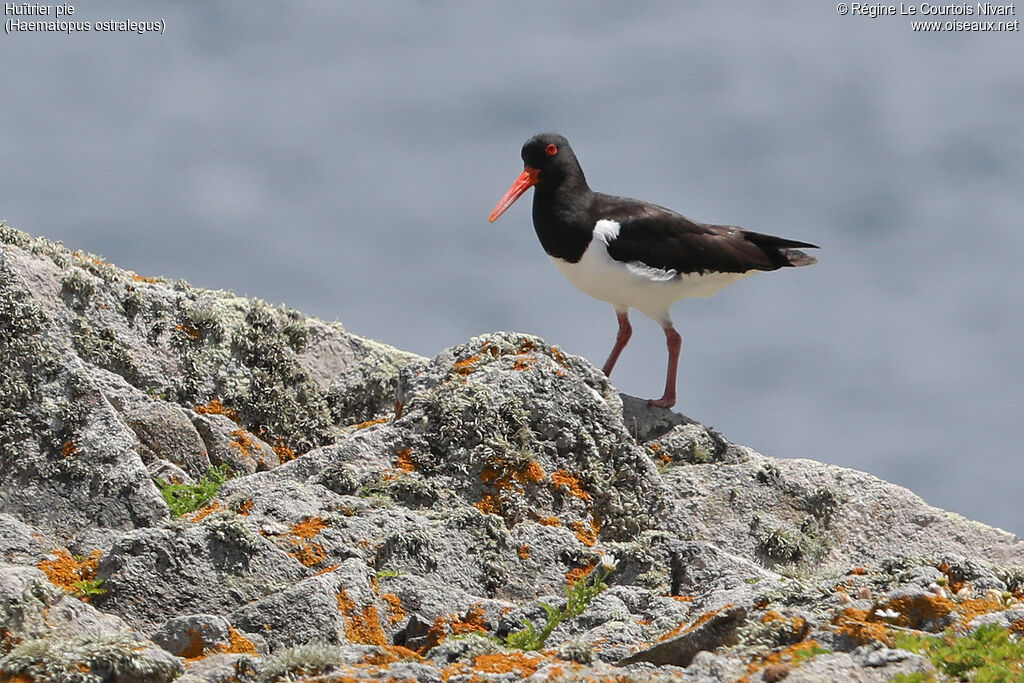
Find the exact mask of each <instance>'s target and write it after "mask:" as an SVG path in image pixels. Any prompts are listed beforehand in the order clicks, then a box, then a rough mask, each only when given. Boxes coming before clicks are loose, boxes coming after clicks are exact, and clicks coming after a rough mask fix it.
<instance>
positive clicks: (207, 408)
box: [193, 398, 238, 422]
mask: <svg viewBox="0 0 1024 683" xmlns="http://www.w3.org/2000/svg"><path fill="white" fill-rule="evenodd" d="M193 410H195V411H196V412H197V413H199V414H200V415H223V416H224V417H226V418H228V419H229V420H231V421H232V422H238V411H237V410H235V409H234V408H228V407H227V406H225V405H224V404H223V403H221V402H220V399H218V398H215V399H212V400H211V401H210V402H209V403H207V404H206V405H203V406H196V407H195V408H193Z"/></svg>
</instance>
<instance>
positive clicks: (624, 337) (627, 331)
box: [601, 309, 633, 377]
mask: <svg viewBox="0 0 1024 683" xmlns="http://www.w3.org/2000/svg"><path fill="white" fill-rule="evenodd" d="M615 316H616V317H617V318H618V319H619V332H618V334H616V335H615V346H613V347H612V352H611V353H610V354H608V360H606V361H605V362H604V367H603V368H601V371H602V372H604V375H605V377H608V376H610V375H611V374H612V368H614V367H615V361H617V360H619V354H620V353H622V349H624V348H626V343H627V342H628V341H629V338H630V337H631V336H632V335H633V326H632V325H630V324H629V310H628V309H627V310H625V311H615Z"/></svg>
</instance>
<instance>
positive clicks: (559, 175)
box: [490, 133, 589, 222]
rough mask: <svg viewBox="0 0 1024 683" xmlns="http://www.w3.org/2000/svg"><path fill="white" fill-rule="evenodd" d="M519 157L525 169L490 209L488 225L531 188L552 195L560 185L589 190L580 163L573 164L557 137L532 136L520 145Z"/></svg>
mask: <svg viewBox="0 0 1024 683" xmlns="http://www.w3.org/2000/svg"><path fill="white" fill-rule="evenodd" d="M522 157H523V165H524V167H525V168H524V169H523V172H522V174H521V175H520V176H519V178H517V179H516V181H515V182H514V183H513V184H512V187H510V188H509V189H508V192H506V193H505V196H504V197H502V198H501V201H499V202H498V205H497V206H495V207H494V211H492V212H491V217H490V220H491V222H494V221H495V220H497V218H498V216H500V215H501V214H503V213H504V212H505V210H506V209H507V208H508V207H510V206H512V204H513V203H514V202H515V201H516V200H517V199H519V197H521V196H522V194H523V193H524V192H526V191H527V190H528V189H530V188H531V187H533V186H534V185H536V186H537V191H538V192H541V191H544V192H553V191H554V190H557V189H558V188H560V187H562V186H563V185H565V186H566V187H569V186H571V187H573V188H574V189H576V188H578V189H580V190H589V188H588V187H587V179H586V178H585V177H584V175H583V169H582V168H580V162H579V161H577V160H576V155H575V154H574V153H573V151H572V147H570V146H569V141H568V140H566V139H565V138H564V137H562V136H561V135H559V134H558V133H541V134H539V135H534V136H533V137H532V138H530V139H529V140H527V141H526V144H525V145H523V151H522Z"/></svg>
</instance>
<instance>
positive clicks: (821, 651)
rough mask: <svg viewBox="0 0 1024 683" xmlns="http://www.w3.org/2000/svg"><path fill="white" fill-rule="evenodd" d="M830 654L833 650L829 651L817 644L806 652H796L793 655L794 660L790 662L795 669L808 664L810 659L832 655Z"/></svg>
mask: <svg viewBox="0 0 1024 683" xmlns="http://www.w3.org/2000/svg"><path fill="white" fill-rule="evenodd" d="M830 654H832V650H827V649H825V648H823V647H821V646H820V645H818V644H817V643H815V644H814V645H811V647H809V648H807V649H806V650H794V651H793V654H792V660H790V661H792V663H793V666H794V667H795V666H798V665H800V664H802V663H804V662H806V661H807V660H808V659H813V658H815V657H817V656H818V655H830Z"/></svg>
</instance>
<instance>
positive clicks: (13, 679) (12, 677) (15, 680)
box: [0, 673, 36, 683]
mask: <svg viewBox="0 0 1024 683" xmlns="http://www.w3.org/2000/svg"><path fill="white" fill-rule="evenodd" d="M0 682H2V683H36V679H34V678H32V677H31V676H29V675H28V674H8V673H3V674H0Z"/></svg>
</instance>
